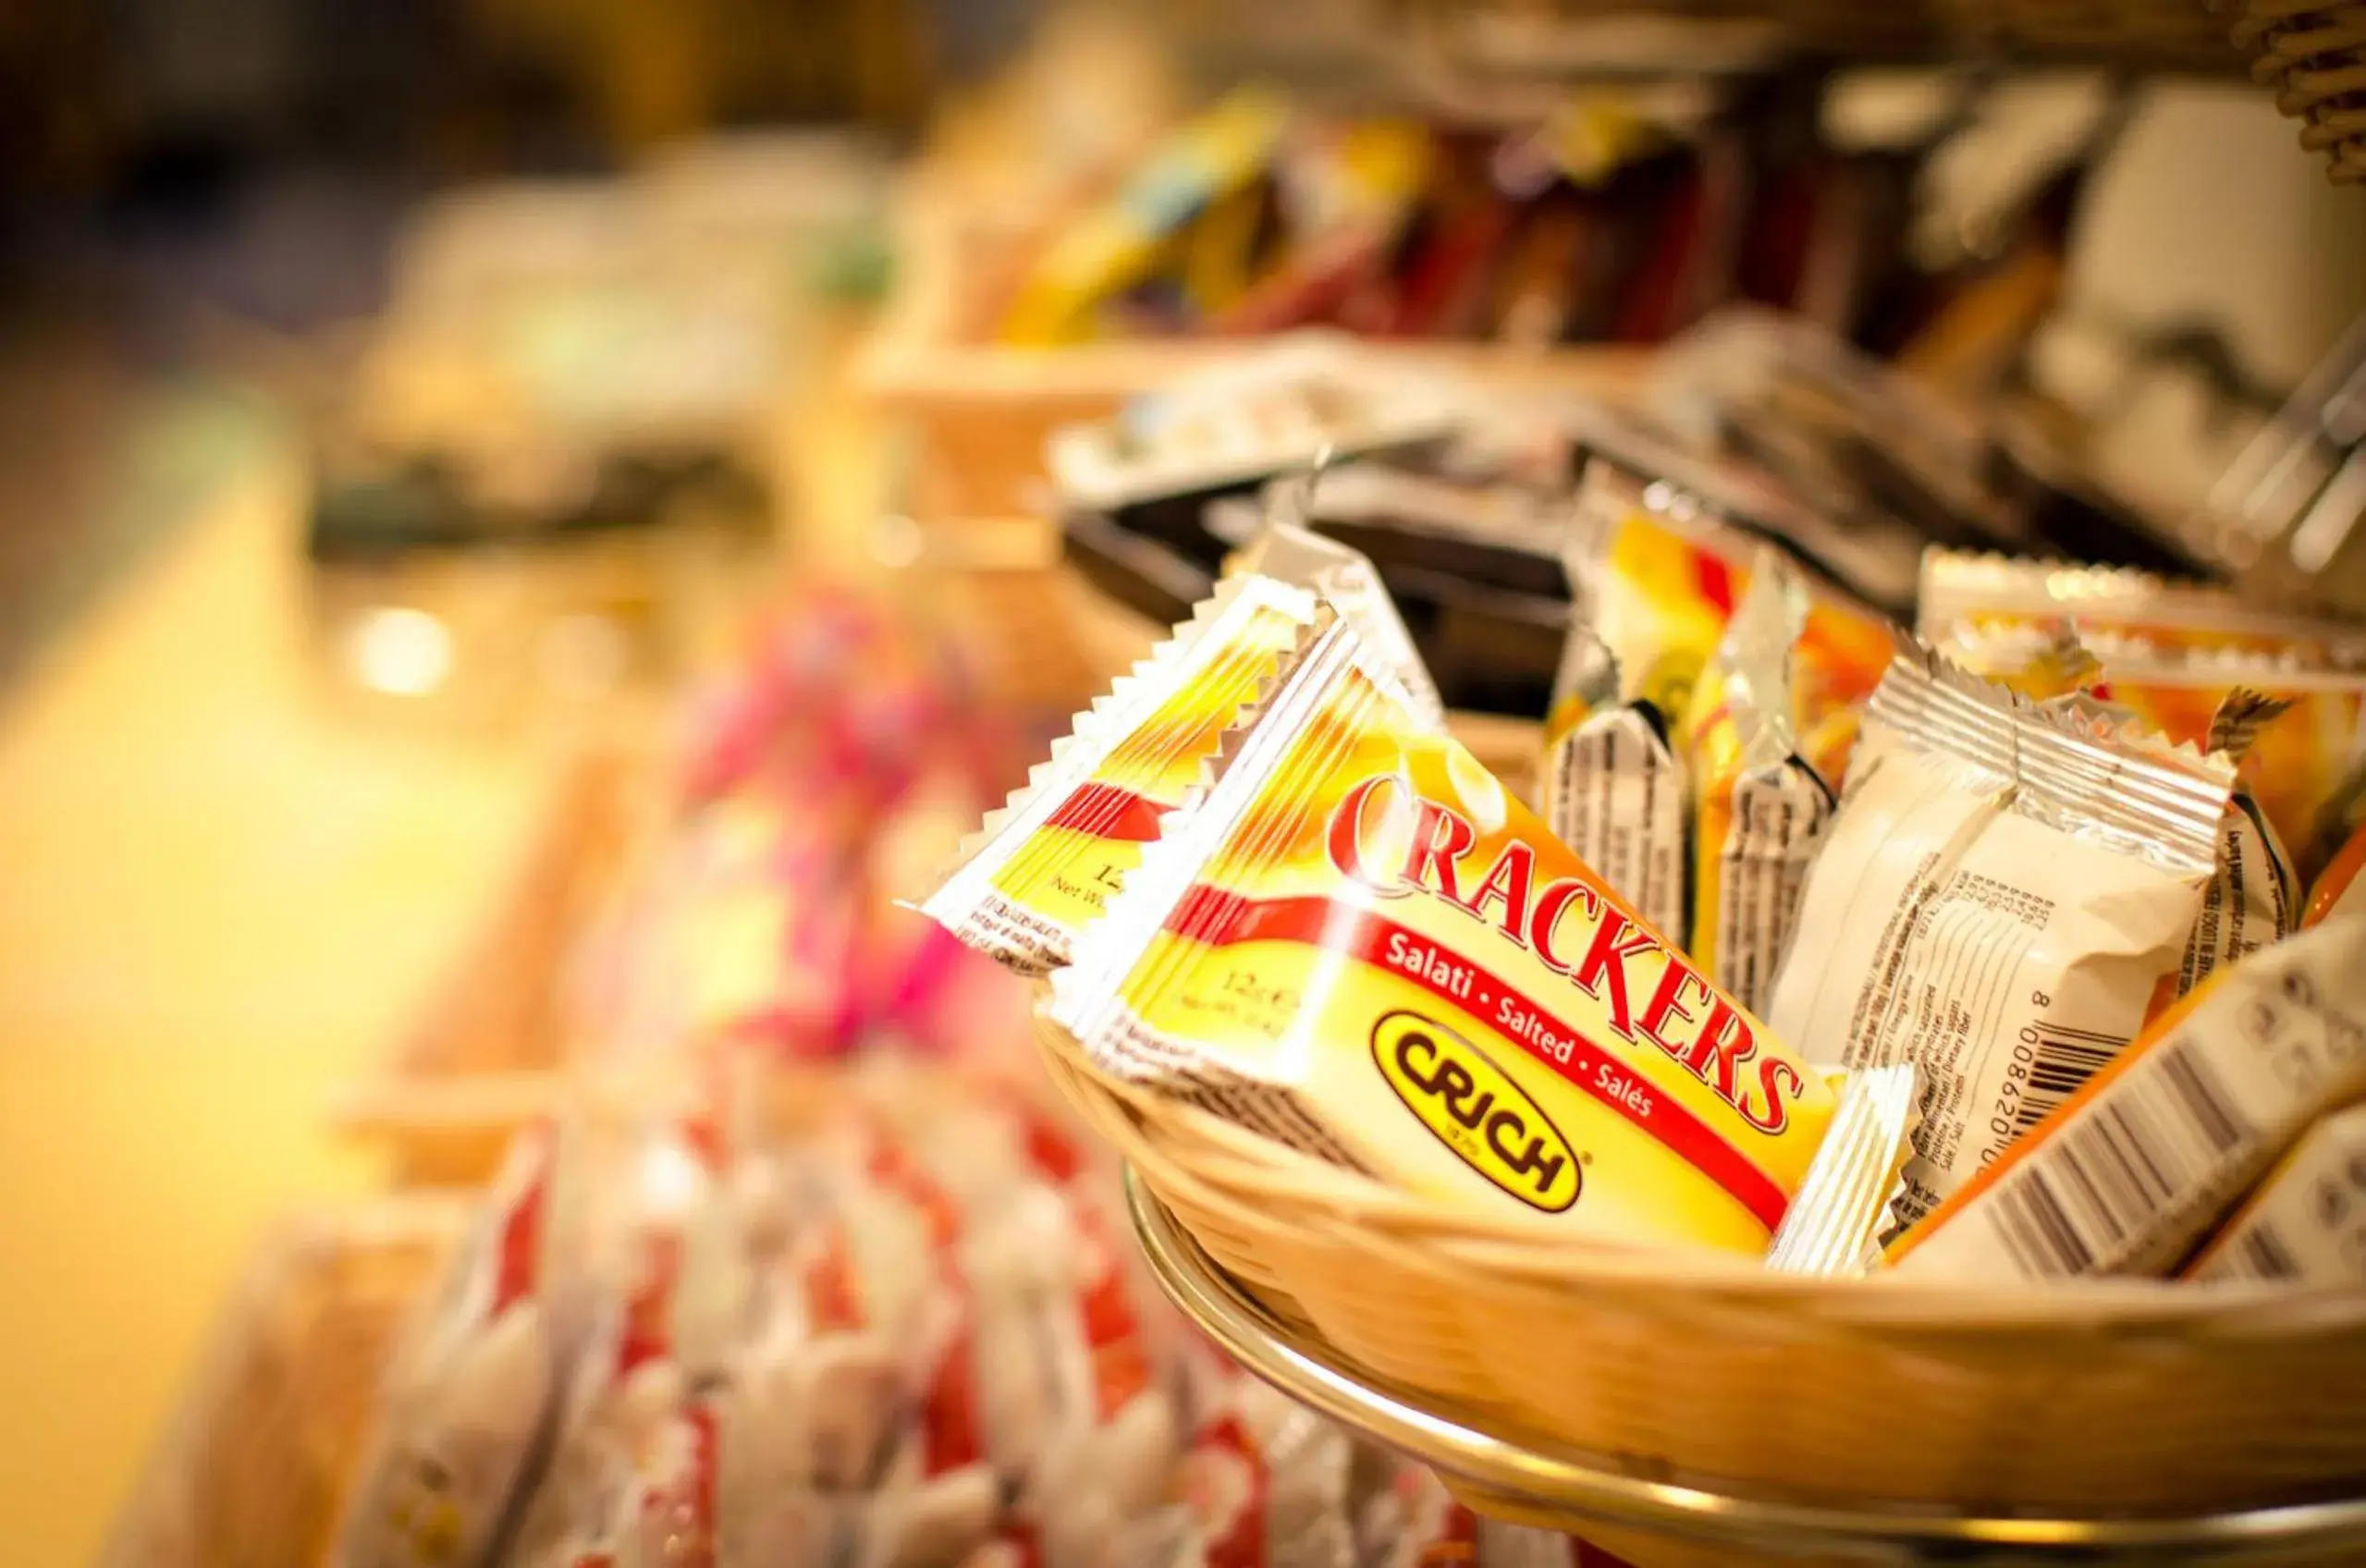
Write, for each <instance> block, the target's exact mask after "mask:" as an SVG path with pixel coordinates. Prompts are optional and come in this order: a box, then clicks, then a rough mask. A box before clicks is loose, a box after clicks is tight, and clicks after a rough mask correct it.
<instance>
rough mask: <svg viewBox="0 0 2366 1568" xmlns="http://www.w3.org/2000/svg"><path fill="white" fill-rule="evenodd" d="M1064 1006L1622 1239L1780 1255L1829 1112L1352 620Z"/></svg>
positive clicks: (1152, 870) (1108, 934) (1450, 1184)
mask: <svg viewBox="0 0 2366 1568" xmlns="http://www.w3.org/2000/svg"><path fill="white" fill-rule="evenodd" d="M1053 985H1054V998H1055V1000H1054V1002H1053V1005H1052V1015H1053V1017H1055V1018H1056V1019H1057V1020H1058V1021H1059V1022H1060V1024H1061V1025H1062V1026H1064V1027H1065V1028H1067V1029H1068V1030H1070V1031H1071V1032H1072V1033H1073V1035H1075V1036H1076V1038H1077V1039H1078V1040H1079V1041H1081V1042H1082V1043H1083V1046H1084V1048H1085V1051H1086V1052H1087V1053H1088V1054H1089V1055H1090V1056H1091V1058H1092V1059H1093V1060H1094V1061H1095V1062H1096V1063H1097V1065H1098V1066H1099V1067H1100V1068H1101V1069H1102V1070H1103V1071H1105V1072H1109V1073H1111V1074H1113V1075H1115V1076H1117V1077H1119V1078H1122V1079H1124V1080H1127V1081H1130V1082H1135V1083H1141V1084H1148V1085H1154V1086H1157V1087H1158V1088H1159V1089H1161V1090H1163V1091H1166V1092H1170V1093H1173V1094H1176V1095H1179V1096H1183V1097H1185V1098H1188V1099H1192V1100H1195V1101H1197V1102H1199V1103H1202V1104H1205V1105H1207V1106H1208V1107H1210V1108H1211V1109H1218V1110H1220V1113H1222V1114H1223V1115H1225V1116H1227V1117H1228V1118H1230V1119H1232V1120H1235V1121H1240V1122H1242V1123H1244V1125H1247V1126H1249V1127H1252V1128H1254V1129H1257V1131H1260V1132H1262V1133H1266V1134H1268V1135H1269V1136H1274V1137H1278V1138H1281V1140H1282V1141H1284V1142H1287V1143H1291V1144H1293V1145H1297V1146H1299V1147H1302V1148H1306V1149H1308V1150H1309V1151H1312V1152H1316V1153H1318V1154H1320V1155H1322V1156H1324V1157H1325V1158H1331V1159H1334V1160H1337V1161H1339V1162H1341V1163H1342V1164H1346V1165H1349V1166H1352V1167H1355V1168H1356V1169H1361V1170H1373V1171H1378V1172H1380V1173H1382V1174H1384V1175H1385V1176H1387V1177H1388V1178H1389V1179H1391V1180H1393V1181H1396V1182H1402V1183H1404V1184H1408V1185H1411V1186H1413V1187H1416V1189H1420V1190H1427V1191H1433V1192H1443V1193H1450V1194H1463V1195H1465V1196H1466V1197H1469V1198H1471V1199H1474V1200H1485V1201H1494V1202H1502V1201H1510V1202H1513V1203H1516V1204H1518V1205H1521V1206H1524V1207H1526V1208H1528V1209H1530V1210H1533V1211H1535V1212H1538V1213H1542V1214H1548V1215H1562V1214H1567V1215H1571V1216H1572V1223H1573V1224H1575V1225H1577V1226H1579V1227H1581V1228H1585V1229H1590V1230H1596V1231H1600V1232H1602V1233H1605V1234H1612V1235H1627V1236H1634V1237H1643V1238H1650V1237H1684V1238H1688V1239H1692V1240H1696V1241H1699V1242H1703V1243H1709V1244H1711V1245H1717V1246H1723V1247H1728V1248H1733V1249H1736V1250H1741V1251H1745V1252H1748V1253H1752V1254H1757V1253H1762V1252H1763V1251H1764V1250H1765V1247H1766V1244H1767V1241H1768V1238H1769V1236H1770V1235H1771V1232H1772V1231H1773V1230H1774V1227H1775V1226H1776V1225H1777V1224H1779V1223H1780V1222H1781V1219H1782V1217H1783V1212H1784V1208H1785V1207H1787V1204H1788V1202H1789V1198H1790V1195H1791V1194H1792V1193H1793V1192H1794V1191H1795V1190H1796V1188H1797V1186H1798V1183H1799V1182H1800V1180H1801V1178H1802V1176H1803V1175H1804V1174H1805V1172H1806V1170H1807V1167H1808V1160H1809V1159H1810V1158H1811V1157H1812V1156H1813V1154H1814V1152H1815V1149H1816V1146H1817V1144H1818V1142H1819V1141H1820V1135H1821V1133H1822V1130H1823V1127H1824V1124H1825V1123H1826V1122H1827V1121H1829V1120H1830V1118H1831V1116H1832V1112H1833V1092H1832V1090H1831V1089H1830V1087H1829V1086H1828V1085H1827V1084H1825V1083H1824V1082H1823V1081H1822V1079H1821V1078H1820V1076H1819V1075H1818V1074H1816V1073H1814V1072H1810V1071H1808V1069H1807V1068H1806V1067H1805V1066H1804V1065H1803V1064H1802V1063H1801V1062H1800V1061H1799V1060H1797V1059H1796V1058H1794V1057H1792V1056H1791V1055H1790V1054H1789V1053H1788V1052H1787V1051H1785V1050H1784V1049H1783V1048H1782V1047H1779V1046H1778V1045H1776V1044H1775V1042H1774V1040H1773V1039H1772V1038H1771V1036H1769V1035H1767V1034H1766V1033H1765V1031H1764V1029H1763V1026H1762V1025H1760V1024H1759V1023H1758V1021H1757V1020H1756V1019H1755V1018H1753V1017H1751V1016H1750V1014H1749V1013H1748V1012H1747V1011H1745V1010H1743V1009H1742V1008H1740V1007H1739V1006H1738V1005H1737V1004H1735V1002H1734V1000H1733V999H1732V998H1729V997H1727V996H1725V995H1724V994H1722V992H1720V991H1719V990H1718V989H1717V988H1716V987H1715V986H1712V985H1711V984H1710V982H1709V981H1708V980H1707V979H1706V978H1705V977H1704V976H1703V975H1702V974H1701V973H1700V972H1699V971H1698V969H1697V968H1695V967H1694V966H1693V965H1692V964H1691V963H1690V962H1687V961H1686V959H1685V958H1684V956H1683V955H1682V953H1681V952H1679V951H1678V950H1676V949H1674V948H1673V946H1672V945H1671V943H1670V942H1669V941H1668V939H1667V938H1665V937H1662V936H1661V935H1660V934H1659V933H1658V932H1657V931H1655V930H1654V929H1653V928H1652V927H1651V926H1650V925H1648V924H1647V923H1646V922H1644V921H1643V919H1642V918H1641V917H1640V916H1639V915H1638V914H1637V913H1636V911H1635V910H1634V908H1633V907H1632V906H1631V905H1629V904H1627V903H1626V902H1625V901H1624V900H1622V899H1621V898H1619V897H1618V895H1617V894H1615V893H1614V892H1612V890H1611V889H1610V888H1608V887H1607V886H1606V884H1605V883H1604V882H1603V881H1602V880H1601V879H1600V877H1599V876H1596V875H1595V874H1594V873H1593V872H1592V871H1591V870H1590V869H1589V868H1588V867H1587V866H1586V865H1585V864H1583V863H1582V862H1581V861H1579V860H1578V859H1577V858H1576V857H1575V855H1573V854H1571V853H1570V851H1567V850H1566V849H1564V848H1563V847H1562V846H1561V845H1560V844H1558V843H1556V842H1555V841H1554V840H1553V839H1551V836H1550V835H1549V834H1547V833H1546V832H1545V831H1544V830H1543V827H1542V826H1541V824H1539V822H1538V821H1537V820H1536V818H1534V817H1533V816H1531V815H1529V814H1528V813H1527V811H1526V808H1524V807H1522V806H1521V805H1519V804H1518V802H1515V801H1513V800H1511V799H1509V798H1508V797H1507V796H1506V795H1505V793H1504V791H1503V790H1502V786H1501V785H1499V784H1497V783H1496V782H1495V780H1494V779H1493V778H1489V776H1488V775H1487V773H1486V772H1485V770H1484V769H1482V768H1480V767H1479V766H1477V763H1475V762H1474V761H1473V760H1472V759H1471V758H1470V756H1469V754H1468V753H1465V752H1464V751H1463V750H1462V749H1461V748H1460V747H1459V746H1458V745H1456V744H1455V743H1454V742H1453V741H1450V740H1441V739H1438V738H1435V737H1431V736H1428V735H1424V734H1423V733H1421V731H1420V730H1419V729H1418V728H1417V727H1416V726H1415V725H1414V724H1413V722H1412V721H1411V718H1410V716H1409V715H1408V714H1407V713H1406V712H1405V709H1404V703H1403V700H1402V699H1401V698H1399V697H1398V696H1396V695H1395V694H1394V692H1392V690H1391V683H1390V682H1389V680H1388V678H1387V676H1386V674H1385V672H1384V671H1381V670H1379V669H1378V668H1376V667H1375V666H1374V663H1373V661H1372V660H1371V659H1370V657H1369V655H1367V654H1366V653H1365V651H1364V650H1363V649H1362V647H1361V645H1360V643H1359V642H1358V640H1357V639H1356V638H1355V634H1354V632H1353V631H1352V630H1351V629H1349V628H1347V627H1346V626H1345V625H1343V624H1340V623H1335V624H1333V625H1332V626H1331V627H1330V628H1329V629H1327V630H1326V631H1323V632H1322V633H1321V634H1320V635H1319V636H1318V638H1317V639H1316V641H1315V642H1314V643H1313V644H1312V645H1311V646H1310V647H1309V648H1308V650H1307V652H1306V655H1305V656H1304V657H1303V658H1302V659H1301V660H1300V662H1299V663H1298V665H1297V667H1296V668H1294V669H1293V671H1292V672H1291V674H1290V675H1289V677H1288V678H1287V679H1286V680H1284V682H1283V684H1282V686H1281V690H1280V691H1279V692H1277V694H1276V695H1275V696H1274V698H1273V700H1272V701H1271V703H1270V704H1268V705H1267V707H1266V709H1265V711H1264V713H1263V715H1262V716H1261V717H1260V718H1259V719H1258V721H1257V724H1256V725H1255V726H1254V727H1253V728H1252V729H1250V730H1249V732H1248V733H1247V735H1246V736H1245V737H1244V739H1243V740H1242V741H1240V743H1239V745H1238V748H1237V750H1236V751H1234V752H1233V753H1232V755H1231V756H1230V758H1229V759H1228V761H1227V764H1226V766H1225V767H1224V769H1223V772H1222V775H1221V777H1220V778H1219V780H1218V781H1217V783H1216V785H1215V787H1214V788H1213V789H1212V790H1210V791H1209V792H1208V796H1207V798H1206V799H1205V800H1204V801H1203V802H1200V803H1199V804H1197V805H1196V806H1195V807H1194V808H1193V810H1192V811H1191V814H1190V815H1189V816H1188V818H1187V819H1185V820H1184V821H1183V823H1182V824H1180V825H1179V826H1178V827H1177V828H1176V829H1175V830H1174V831H1172V832H1171V833H1169V834H1168V835H1167V836H1166V837H1164V838H1162V839H1161V840H1160V841H1159V843H1158V846H1157V847H1156V849H1155V850H1154V851H1152V852H1151V853H1150V854H1149V855H1148V856H1147V857H1146V859H1145V861H1144V863H1143V864H1142V866H1141V867H1140V868H1139V869H1138V871H1137V873H1136V875H1135V876H1134V878H1133V879H1132V880H1131V881H1130V884H1129V888H1128V890H1127V891H1126V893H1124V894H1122V895H1121V897H1120V898H1119V899H1118V900H1113V901H1112V907H1111V909H1110V911H1109V915H1108V917H1107V918H1106V919H1105V920H1103V921H1102V922H1101V923H1100V924H1099V925H1097V926H1095V927H1094V928H1093V929H1092V931H1091V932H1090V933H1088V935H1087V937H1086V938H1085V942H1084V943H1083V944H1082V945H1081V946H1080V948H1079V949H1078V950H1077V952H1076V954H1075V962H1073V965H1072V966H1071V967H1070V968H1068V969H1066V970H1063V971H1061V972H1060V974H1058V975H1056V976H1055V978H1054V982H1053ZM1416 1133H1418V1134H1422V1135H1418V1136H1416V1135H1415V1134H1416ZM1589 1161H1590V1162H1589ZM1581 1193H1582V1195H1583V1197H1584V1200H1585V1201H1584V1202H1583V1204H1582V1205H1581V1204H1580V1201H1579V1200H1580V1196H1581Z"/></svg>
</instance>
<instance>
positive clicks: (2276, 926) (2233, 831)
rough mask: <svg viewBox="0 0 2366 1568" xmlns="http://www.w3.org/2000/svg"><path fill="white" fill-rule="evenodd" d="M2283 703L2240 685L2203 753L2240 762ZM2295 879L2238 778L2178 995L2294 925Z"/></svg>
mask: <svg viewBox="0 0 2366 1568" xmlns="http://www.w3.org/2000/svg"><path fill="white" fill-rule="evenodd" d="M2287 705H2288V704H2286V703H2285V702H2284V701H2283V700H2281V699H2279V698H2274V697H2270V696H2268V695H2266V694H2265V693H2263V692H2251V691H2247V690H2244V689H2242V688H2240V687H2237V689H2236V690H2234V691H2233V692H2228V693H2227V695H2226V700H2225V702H2223V703H2221V704H2219V707H2218V712H2217V714H2216V716H2215V717H2213V718H2212V720H2211V722H2210V733H2209V736H2208V739H2207V741H2206V742H2205V747H2206V749H2207V750H2208V751H2210V752H2211V753H2214V754H2216V755H2219V756H2224V757H2228V758H2231V759H2233V760H2234V761H2235V762H2236V763H2237V765H2239V764H2241V763H2242V762H2243V761H2244V760H2245V759H2246V758H2247V757H2248V756H2249V755H2250V751H2251V748H2252V746H2253V745H2254V744H2255V743H2256V741H2258V738H2259V733H2260V731H2261V729H2263V728H2264V727H2266V726H2268V725H2271V724H2273V723H2274V722H2275V720H2276V719H2278V718H2279V717H2282V716H2283V713H2284V711H2285V709H2286V706H2287ZM2299 902H2300V898H2299V877H2298V876H2295V874H2294V872H2293V870H2292V861H2291V857H2290V856H2289V855H2287V854H2286V852H2285V850H2284V840H2283V839H2281V838H2280V837H2278V835H2277V834H2276V831H2275V825H2274V823H2272V822H2270V821H2269V820H2268V818H2267V814H2266V813H2265V812H2264V811H2262V809H2261V808H2260V804H2259V802H2258V801H2257V800H2255V799H2254V798H2253V797H2252V794H2251V790H2250V785H2249V783H2247V782H2245V781H2243V779H2242V778H2241V775H2240V773H2239V772H2238V774H2237V783H2236V786H2235V792H2234V794H2233V796H2232V797H2231V798H2229V799H2228V801H2227V802H2226V814H2225V816H2224V817H2223V818H2222V819H2221V820H2220V823H2219V827H2218V865H2217V869H2216V870H2215V871H2214V872H2213V874H2212V876H2211V878H2210V882H2209V885H2208V886H2207V887H2205V888H2202V890H2201V913H2200V914H2199V915H2197V916H2196V917H2195V918H2194V923H2193V934H2192V935H2191V936H2190V937H2188V938H2187V941H2186V951H2185V958H2184V959H2183V961H2182V962H2179V964H2178V966H2177V994H2178V995H2180V996H2183V995H2184V994H2185V993H2186V992H2188V991H2190V990H2192V989H2193V988H2194V987H2195V986H2199V985H2201V983H2202V982H2203V981H2204V980H2207V979H2208V978H2210V976H2211V975H2212V974H2215V973H2216V972H2217V971H2218V970H2220V969H2222V968H2224V967H2225V965H2227V964H2230V963H2232V962H2235V961H2236V960H2237V959H2239V958H2241V957H2242V956H2243V955H2244V954H2246V953H2250V952H2256V951H2258V950H2259V949H2261V948H2263V947H2265V946H2267V945H2268V944H2269V943H2271V942H2276V941H2281V940H2282V939H2283V938H2284V937H2288V936H2290V935H2291V934H2292V932H2293V930H2294V929H2295V928H2296V927H2297V926H2298V925H2299Z"/></svg>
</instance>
